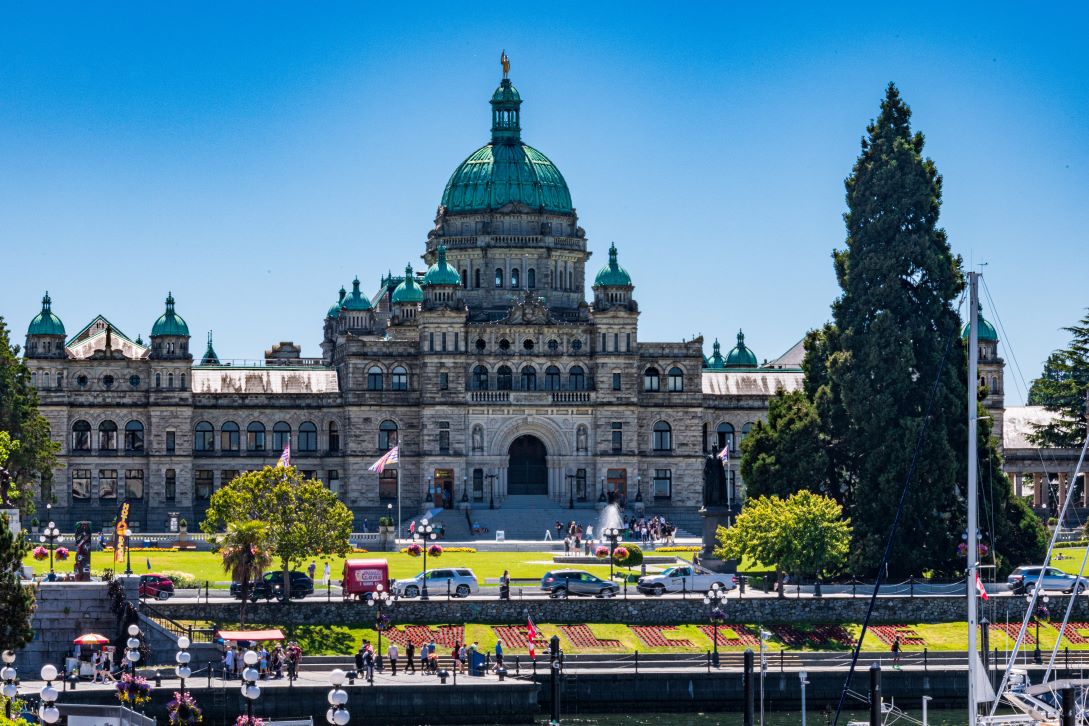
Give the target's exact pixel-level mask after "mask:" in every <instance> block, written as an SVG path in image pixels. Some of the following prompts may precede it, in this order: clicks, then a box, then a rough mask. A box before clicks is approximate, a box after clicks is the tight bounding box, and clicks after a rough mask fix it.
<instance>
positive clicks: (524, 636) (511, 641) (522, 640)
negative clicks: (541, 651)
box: [492, 625, 545, 650]
mask: <svg viewBox="0 0 1089 726" xmlns="http://www.w3.org/2000/svg"><path fill="white" fill-rule="evenodd" d="M492 632H493V633H495V634H496V636H497V637H498V638H499V639H500V640H502V641H503V647H504V648H513V649H515V650H528V649H529V633H528V632H527V629H526V626H525V625H493V626H492ZM544 644H545V639H544V636H542V635H541V633H540V631H537V640H536V641H535V645H537V646H538V647H541V646H543V645H544Z"/></svg>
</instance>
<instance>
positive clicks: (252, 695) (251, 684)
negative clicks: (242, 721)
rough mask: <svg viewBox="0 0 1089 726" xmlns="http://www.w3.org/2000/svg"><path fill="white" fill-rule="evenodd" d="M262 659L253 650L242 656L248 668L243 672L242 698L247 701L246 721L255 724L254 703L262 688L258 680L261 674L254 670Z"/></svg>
mask: <svg viewBox="0 0 1089 726" xmlns="http://www.w3.org/2000/svg"><path fill="white" fill-rule="evenodd" d="M258 660H260V658H259V657H258V656H257V653H255V652H254V651H252V650H247V651H246V654H245V655H244V656H242V662H243V663H245V664H246V668H245V669H244V670H243V671H242V697H243V698H245V699H246V720H247V722H248V723H250V724H252V723H253V702H254V701H256V700H257V699H258V697H260V695H261V687H260V686H258V685H257V679H258V678H260V677H261V674H260V673H258V672H257V669H256V668H254V666H255V665H257V661H258Z"/></svg>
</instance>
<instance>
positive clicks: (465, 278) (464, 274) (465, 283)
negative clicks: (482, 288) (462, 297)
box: [461, 269, 469, 289]
mask: <svg viewBox="0 0 1089 726" xmlns="http://www.w3.org/2000/svg"><path fill="white" fill-rule="evenodd" d="M461 286H462V287H463V288H465V289H468V288H469V271H468V270H465V269H462V271H461Z"/></svg>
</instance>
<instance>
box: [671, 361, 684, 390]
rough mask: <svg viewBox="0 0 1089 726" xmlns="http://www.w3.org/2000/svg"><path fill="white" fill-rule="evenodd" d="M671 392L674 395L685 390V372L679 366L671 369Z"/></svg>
mask: <svg viewBox="0 0 1089 726" xmlns="http://www.w3.org/2000/svg"><path fill="white" fill-rule="evenodd" d="M669 390H670V391H671V392H673V393H677V392H680V391H683V390H684V371H682V370H681V369H680V368H678V367H677V366H673V367H672V368H670V369H669Z"/></svg>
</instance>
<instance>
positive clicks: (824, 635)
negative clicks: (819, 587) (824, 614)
mask: <svg viewBox="0 0 1089 726" xmlns="http://www.w3.org/2000/svg"><path fill="white" fill-rule="evenodd" d="M768 630H770V631H771V632H772V634H773V635H775V637H777V638H778V639H779V640H780V641H782V642H783V643H784V644H785V645H788V646H790V647H791V648H802V647H805V646H809V647H813V648H817V647H821V646H833V647H843V646H846V645H854V642H855V639H854V638H853V637H852V636H851V634H850V633H849V632H848V631H847V628H845V627H843V626H842V625H814V626H813V627H812V628H806V629H802V628H796V627H794V626H793V625H772V626H770V627H769V628H768Z"/></svg>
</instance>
